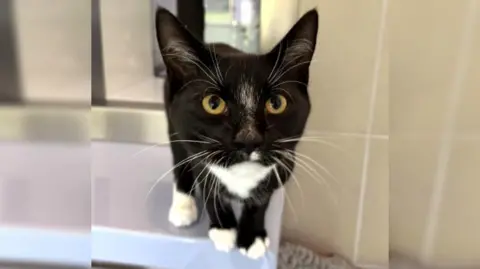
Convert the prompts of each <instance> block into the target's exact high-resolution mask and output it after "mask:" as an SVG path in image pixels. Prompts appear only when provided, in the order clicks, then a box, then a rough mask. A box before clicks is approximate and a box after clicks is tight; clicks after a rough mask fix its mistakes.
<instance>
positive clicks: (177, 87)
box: [156, 9, 318, 259]
mask: <svg viewBox="0 0 480 269" xmlns="http://www.w3.org/2000/svg"><path fill="white" fill-rule="evenodd" d="M156 28H157V39H158V45H159V47H160V50H161V52H162V57H163V60H164V62H165V65H166V67H167V74H168V75H167V81H166V87H165V109H166V114H167V117H168V128H169V134H170V140H171V143H170V145H171V150H172V153H173V157H174V164H175V165H176V168H175V169H174V175H175V188H174V193H173V201H172V206H171V209H170V214H169V220H170V222H171V223H172V224H173V225H175V226H177V227H182V226H188V225H190V224H192V223H194V222H195V221H196V220H197V217H198V209H197V207H196V203H195V199H194V197H193V195H194V191H193V190H194V189H197V188H198V189H200V190H201V193H203V195H202V199H203V201H204V203H205V207H206V210H207V212H208V216H209V218H210V230H209V237H210V239H211V240H212V241H213V243H214V244H215V247H216V248H217V249H218V250H222V251H230V250H232V249H233V248H234V247H235V246H236V247H238V248H239V249H240V252H242V253H243V254H245V255H247V256H248V257H250V258H253V259H256V258H260V257H262V256H263V255H264V254H265V252H266V250H267V248H268V245H269V240H268V235H267V232H266V230H265V227H264V218H265V211H266V210H267V207H268V204H269V201H270V197H271V195H272V194H273V192H274V191H275V190H277V189H278V188H280V187H282V186H283V184H285V183H286V182H287V181H288V179H289V177H290V173H291V171H292V170H293V167H294V158H295V148H296V145H297V141H298V138H300V137H301V136H302V134H303V131H304V128H305V124H306V122H307V118H308V116H309V113H310V100H309V95H308V91H307V87H308V79H309V66H310V62H311V60H312V56H313V53H314V50H315V44H316V37H317V28H318V14H317V11H316V10H311V11H309V12H307V13H306V14H305V15H304V16H303V17H302V18H301V19H300V20H299V21H298V22H297V23H296V24H295V25H294V26H293V27H292V29H291V30H290V31H289V32H288V33H287V34H286V36H285V37H284V38H283V40H281V41H280V42H279V43H278V44H277V45H276V46H275V47H274V48H273V49H272V50H271V51H270V52H268V53H266V54H260V55H254V54H248V53H244V52H242V51H239V50H237V49H235V48H232V47H230V46H228V45H225V44H203V43H202V42H200V41H198V40H197V39H196V38H195V37H194V36H193V35H192V34H191V33H190V32H189V31H188V30H187V29H186V28H185V27H184V26H183V24H181V23H180V22H179V21H178V20H177V19H176V18H175V17H174V16H173V15H172V14H171V13H170V12H168V11H167V10H165V9H159V10H157V13H156ZM295 138H296V139H295ZM232 200H237V201H240V202H242V204H243V208H242V213H241V216H240V218H239V219H238V220H237V218H236V217H235V215H234V212H233V211H232V208H231V204H230V203H231V201H232Z"/></svg>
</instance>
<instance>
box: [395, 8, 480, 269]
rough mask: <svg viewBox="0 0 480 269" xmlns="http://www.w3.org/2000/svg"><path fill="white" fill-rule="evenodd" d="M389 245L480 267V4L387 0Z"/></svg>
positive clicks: (429, 259)
mask: <svg viewBox="0 0 480 269" xmlns="http://www.w3.org/2000/svg"><path fill="white" fill-rule="evenodd" d="M391 2H392V4H391V24H390V26H391V27H390V33H391V35H390V41H391V42H390V51H391V52H392V53H391V57H390V66H391V68H390V100H391V102H390V126H391V129H390V131H391V133H390V167H391V176H390V183H391V184H390V186H391V188H390V201H391V202H390V217H391V218H390V227H391V230H390V244H391V248H392V251H396V252H400V253H403V254H407V255H410V256H412V257H415V258H417V259H419V260H421V261H423V262H425V263H427V264H432V265H451V266H454V267H458V266H460V265H471V264H476V265H477V266H478V265H479V264H480V232H479V230H478V228H479V227H480V198H479V197H480V196H479V195H478V190H479V189H480V180H479V179H480V168H479V163H480V117H479V116H480V106H479V105H480V1H478V0H457V1H450V0H435V1H433V0H430V1H414V0H402V1H398V0H397V1H391Z"/></svg>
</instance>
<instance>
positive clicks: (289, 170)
mask: <svg viewBox="0 0 480 269" xmlns="http://www.w3.org/2000/svg"><path fill="white" fill-rule="evenodd" d="M272 158H273V159H274V160H275V161H276V162H277V163H278V164H279V165H280V166H281V167H283V169H285V170H286V171H287V172H288V173H289V174H290V177H292V179H293V182H294V183H295V184H296V185H297V188H298V190H299V191H300V197H301V199H302V208H305V199H304V196H305V194H304V192H303V189H302V186H300V182H299V180H298V178H297V177H296V176H295V175H294V173H293V170H292V169H290V168H289V167H288V166H287V165H286V164H285V163H284V162H282V160H280V159H279V158H277V157H274V156H272Z"/></svg>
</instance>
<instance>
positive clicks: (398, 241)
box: [389, 135, 440, 257]
mask: <svg viewBox="0 0 480 269" xmlns="http://www.w3.org/2000/svg"><path fill="white" fill-rule="evenodd" d="M439 145H440V144H439V139H438V138H434V137H431V138H426V139H402V138H399V137H398V136H395V135H392V136H391V137H390V145H389V146H390V158H389V160H390V248H391V250H392V251H396V252H400V253H403V254H407V255H412V256H414V257H418V255H419V254H420V253H421V248H422V244H423V237H424V231H425V226H426V221H427V219H426V218H427V214H428V211H429V202H430V196H431V193H432V188H433V180H434V177H435V172H436V170H437V159H438V157H437V156H438V153H439Z"/></svg>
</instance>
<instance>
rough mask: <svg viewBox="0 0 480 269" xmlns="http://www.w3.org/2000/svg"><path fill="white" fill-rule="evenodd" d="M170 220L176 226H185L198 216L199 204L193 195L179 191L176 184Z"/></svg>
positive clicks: (169, 215)
mask: <svg viewBox="0 0 480 269" xmlns="http://www.w3.org/2000/svg"><path fill="white" fill-rule="evenodd" d="M172 200H173V201H172V206H171V207H170V212H169V214H168V220H169V221H170V222H171V223H172V224H173V225H174V226H176V227H185V226H188V225H191V224H192V223H194V222H195V221H196V220H197V218H198V210H197V204H196V203H195V199H194V198H193V196H190V195H187V194H185V193H182V192H179V191H178V190H177V188H176V186H174V188H173V199H172Z"/></svg>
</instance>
